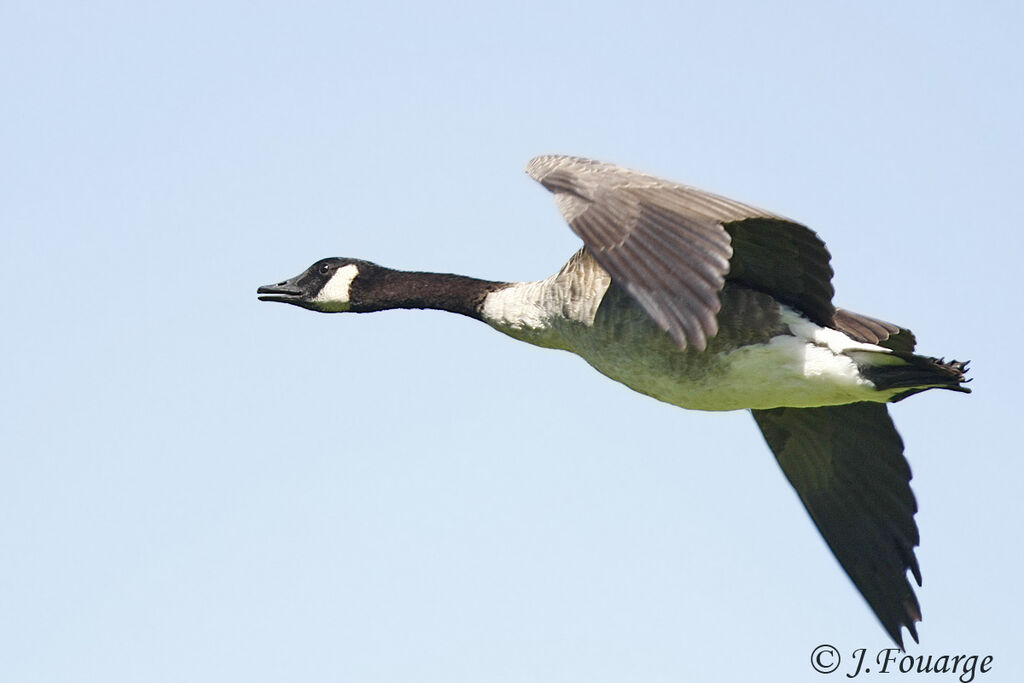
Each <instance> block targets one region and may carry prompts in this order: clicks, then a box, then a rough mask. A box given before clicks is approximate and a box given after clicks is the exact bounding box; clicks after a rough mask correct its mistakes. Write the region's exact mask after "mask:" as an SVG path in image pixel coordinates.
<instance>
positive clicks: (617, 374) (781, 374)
mask: <svg viewBox="0 0 1024 683" xmlns="http://www.w3.org/2000/svg"><path fill="white" fill-rule="evenodd" d="M719 298H720V300H721V303H722V307H721V309H720V310H719V313H718V333H717V334H716V335H715V336H714V337H712V338H711V339H709V340H708V346H707V348H706V349H704V350H703V351H700V350H696V349H692V348H688V349H680V348H679V346H678V344H676V342H674V341H673V340H672V339H671V338H669V337H668V335H666V334H665V331H664V330H663V329H661V328H660V327H659V326H658V325H657V324H656V323H655V322H654V321H653V320H652V319H651V317H650V316H649V315H647V313H646V312H645V311H644V310H643V308H641V307H640V306H639V305H638V304H637V303H636V302H634V301H633V299H632V298H631V297H630V296H629V295H628V294H627V293H626V292H625V291H623V290H622V289H621V288H620V287H618V286H617V285H615V284H613V283H612V281H611V278H610V277H609V276H608V273H607V272H606V271H605V270H604V269H603V268H601V266H600V265H598V264H597V262H596V261H595V260H594V259H593V258H592V257H590V256H589V254H587V252H586V251H580V252H578V253H577V254H576V255H575V256H573V258H572V259H571V260H570V261H569V263H567V264H566V265H565V267H564V268H563V269H562V270H561V271H559V272H558V273H556V274H555V275H553V276H552V277H550V278H547V279H545V280H541V281H539V282H526V283H516V284H513V285H510V286H508V287H504V288H501V289H498V290H495V291H494V292H491V293H489V294H487V296H486V297H485V298H484V301H483V305H482V306H481V315H482V318H483V320H484V322H486V323H487V324H489V325H490V326H491V327H493V328H495V329H497V330H499V331H500V332H504V333H505V334H508V335H509V336H512V337H515V338H516V339H519V340H521V341H525V342H527V343H530V344H534V345H536V346H545V347H549V348H557V349H564V350H568V351H571V352H573V353H576V354H577V355H579V356H581V357H582V358H583V359H584V360H586V361H587V362H588V363H590V365H592V366H593V367H594V368H595V369H596V370H597V371H598V372H600V373H601V374H603V375H607V376H608V377H611V378H612V379H614V380H616V381H618V382H622V383H623V384H625V385H626V386H628V387H630V388H631V389H634V390H635V391H638V392H640V393H642V394H647V395H648V396H652V397H654V398H656V399H658V400H660V401H665V402H666V403H671V404H673V405H677V406H679V407H681V408H689V409H693V410H739V409H744V408H778V407H780V406H792V407H810V406H824V405H838V404H845V403H854V402H857V401H876V402H882V403H884V402H886V401H887V400H889V399H891V398H892V397H893V396H894V395H895V394H896V393H898V390H894V389H890V390H888V391H880V390H879V389H878V388H876V387H875V385H874V384H873V383H872V382H871V381H870V380H869V379H867V378H866V377H864V376H863V375H862V374H861V372H860V371H859V367H858V361H857V360H855V358H860V359H861V362H865V360H867V359H873V360H874V362H876V363H886V362H888V361H889V360H890V358H889V356H890V355H891V353H892V352H891V351H890V350H888V349H885V348H883V347H881V346H877V345H875V344H866V343H863V342H857V341H855V340H853V339H851V338H850V337H848V336H847V335H845V334H844V333H842V332H840V331H838V330H831V329H828V328H823V327H821V326H819V325H815V324H814V323H812V322H810V321H809V320H807V319H806V318H805V317H804V316H802V315H801V314H799V313H798V312H796V311H794V310H793V309H791V308H790V307H788V306H786V305H784V304H781V303H779V302H778V301H775V300H774V299H772V297H771V296H769V295H767V294H764V293H762V292H758V291H756V290H753V289H750V288H748V287H744V286H742V285H737V284H732V283H727V284H726V285H725V286H724V287H723V288H722V291H721V292H720V294H719ZM567 304H568V305H567ZM868 362H871V361H870V360H868Z"/></svg>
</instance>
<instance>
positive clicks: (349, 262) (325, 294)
mask: <svg viewBox="0 0 1024 683" xmlns="http://www.w3.org/2000/svg"><path fill="white" fill-rule="evenodd" d="M375 267H376V266H374V264H372V263H369V262H367V261H359V260H356V259H347V258H334V257H332V258H325V259H321V260H320V261H317V262H316V263H314V264H313V265H311V266H310V267H309V268H307V269H306V271H305V272H303V273H301V274H300V275H297V276H295V277H293V278H291V279H290V280H285V281H284V282H278V283H277V284H276V285H264V286H263V287H260V288H259V289H257V290H256V293H257V294H258V295H259V300H260V301H280V302H282V303H286V304H293V305H295V306H301V307H302V308H308V309H310V310H312V311H321V312H323V313H342V312H344V311H348V310H351V308H352V283H353V282H354V281H355V279H356V278H357V277H359V276H360V275H361V274H363V273H365V272H368V271H370V270H372V269H374V268H375Z"/></svg>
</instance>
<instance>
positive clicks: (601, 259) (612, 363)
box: [257, 156, 969, 649]
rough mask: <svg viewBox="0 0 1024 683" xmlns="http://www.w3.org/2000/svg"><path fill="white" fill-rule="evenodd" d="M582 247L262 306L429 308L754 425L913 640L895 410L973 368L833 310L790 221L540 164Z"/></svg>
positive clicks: (351, 279) (335, 270) (812, 244)
mask: <svg viewBox="0 0 1024 683" xmlns="http://www.w3.org/2000/svg"><path fill="white" fill-rule="evenodd" d="M527 172H528V173H529V174H530V175H531V176H532V177H533V178H534V179H535V180H537V181H539V182H540V183H541V184H542V185H543V186H544V187H546V188H547V189H548V190H550V191H551V192H553V193H554V195H555V200H556V201H557V203H558V208H559V209H560V210H561V212H562V214H563V215H564V216H565V219H566V220H567V221H568V223H569V225H570V226H571V227H572V229H573V230H574V231H575V232H576V234H577V235H579V237H580V238H582V240H583V245H584V246H583V248H582V249H580V250H579V251H578V252H577V253H576V254H575V255H573V257H572V258H570V259H569V262H568V263H566V264H565V266H564V267H563V268H562V269H561V270H560V271H559V272H557V273H555V274H554V275H552V276H551V277H549V278H547V279H544V280H540V281H538V282H512V283H509V282H492V281H487V280H478V279H475V278H471V277H465V276H462V275H450V274H439V273H420V272H405V271H397V270H391V269H388V268H384V267H383V266H379V265H377V264H375V263H370V262H368V261H362V260H357V259H350V258H327V259H323V260H321V261H317V262H316V263H315V264H314V265H312V266H310V268H309V269H307V270H306V271H305V272H304V273H302V274H301V275H298V276H297V277H294V278H292V279H290V280H285V281H284V282H279V283H278V284H275V285H267V286H264V287H260V288H259V289H258V290H257V293H258V294H259V298H260V300H262V301H280V302H284V303H289V304H294V305H296V306H301V307H302V308H308V309H310V310H314V311H321V312H324V313H340V312H345V311H354V312H357V313H366V312H369V311H381V310H385V309H391V308H432V309H441V310H445V311H451V312H453V313H460V314H462V315H466V316H469V317H471V318H476V319H477V320H481V321H483V322H485V323H487V324H488V325H490V326H491V327H493V328H495V329H497V330H499V331H501V332H504V333H505V334H508V335H510V336H512V337H515V338H516V339H520V340H522V341H525V342H529V343H531V344H535V345H537V346H546V347H550V348H556V349H565V350H567V351H572V352H573V353H576V354H578V355H580V356H582V357H583V358H584V359H585V360H586V361H587V362H588V363H590V364H591V365H592V366H593V367H594V368H596V369H597V370H598V371H599V372H601V373H603V374H605V375H607V376H608V377H611V378H612V379H614V380H617V381H619V382H621V383H623V384H625V385H626V386H628V387H630V388H632V389H634V390H636V391H639V392H640V393H643V394H647V395H648V396H653V397H654V398H656V399H659V400H661V401H666V402H668V403H672V404H674V405H677V406H680V407H682V408H692V409H697V410H737V409H741V408H746V409H750V410H751V412H752V413H753V415H754V420H755V421H756V422H757V425H758V427H760V428H761V432H762V433H763V434H764V438H765V440H766V441H767V442H768V446H769V447H770V448H771V449H772V451H773V452H774V453H775V457H776V459H777V460H778V462H779V465H780V466H781V467H782V470H783V472H784V473H785V474H786V477H787V478H788V479H789V481H790V483H791V484H792V485H793V487H794V488H795V489H796V492H797V494H799V496H800V499H801V500H802V501H803V503H804V506H805V507H806V509H807V511H808V512H809V513H810V515H811V519H813V520H814V523H815V524H816V525H817V527H818V530H819V531H820V532H821V535H822V536H823V537H824V539H825V541H826V542H827V543H828V545H829V547H830V548H831V549H832V552H833V553H834V554H835V556H836V558H837V559H838V560H839V563H840V564H841V565H842V567H843V569H844V570H846V573H847V574H848V575H849V576H850V578H851V579H852V580H853V583H854V584H855V585H856V586H857V588H858V590H860V592H861V594H862V595H863V596H864V598H865V599H866V600H867V602H868V604H869V605H870V606H871V609H872V610H873V611H874V613H875V615H876V616H877V617H878V619H879V620H880V621H881V622H882V625H883V626H884V627H885V629H886V631H887V632H888V633H889V635H890V636H891V637H892V638H893V639H894V640H895V641H896V643H897V644H898V645H899V646H900V648H901V649H902V648H903V631H902V629H903V627H906V628H907V630H908V631H909V632H910V635H911V636H912V637H913V638H914V640H915V641H917V629H916V626H915V623H916V622H918V621H920V620H921V611H920V607H919V605H918V601H917V597H916V595H915V594H914V590H913V588H912V586H911V584H910V582H909V581H908V579H907V570H908V569H909V570H910V571H911V572H912V573H913V575H914V579H915V580H916V581H917V584H918V585H921V573H920V569H919V568H918V564H917V559H916V557H915V554H914V548H915V546H917V545H918V541H919V536H918V530H917V525H916V523H915V522H914V513H915V512H916V511H917V503H916V501H915V500H914V494H913V493H912V491H911V489H910V478H911V475H910V467H909V465H908V464H907V461H906V459H905V458H904V456H903V442H902V440H901V439H900V436H899V434H897V432H896V429H895V427H894V426H893V423H892V420H891V419H890V418H889V414H888V411H887V409H886V406H885V404H886V403H888V402H892V401H898V400H900V399H902V398H905V397H907V396H909V395H911V394H914V393H917V392H920V391H924V390H926V389H932V388H941V389H951V390H954V391H962V392H969V389H967V388H966V387H964V386H962V384H963V383H964V382H966V381H967V380H966V379H965V377H964V373H965V372H966V368H967V364H966V363H960V362H956V361H953V362H948V363H947V362H945V361H943V360H941V359H936V358H928V357H925V356H919V355H915V354H914V353H912V351H913V349H914V343H915V340H914V335H913V334H911V332H910V331H909V330H907V329H905V328H902V327H898V326H896V325H892V324H889V323H886V322H882V321H880V320H875V319H873V318H868V317H866V316H862V315H858V314H856V313H851V312H849V311H845V310H843V309H839V308H835V307H834V306H833V304H832V294H833V289H832V283H831V280H832V268H831V266H830V265H829V260H830V257H829V254H828V251H827V250H826V249H825V245H824V243H823V242H822V241H821V239H820V238H819V237H818V236H817V235H816V234H815V233H814V232H812V231H811V230H809V229H808V228H806V227H804V226H803V225H800V224H799V223H796V222H794V221H791V220H789V219H787V218H783V217H781V216H778V215H775V214H772V213H769V212H767V211H762V210H760V209H756V208H754V207H751V206H747V205H746V204H741V203H739V202H736V201H733V200H731V199H726V198H724V197H719V196H716V195H713V194H709V193H707V192H702V191H700V190H697V189H694V188H691V187H687V186H684V185H679V184H676V183H672V182H669V181H666V180H661V179H659V178H655V177H653V176H650V175H647V174H644V173H640V172H637V171H632V170H628V169H625V168H621V167H619V166H614V165H611V164H606V163H601V162H597V161H592V160H587V159H579V158H574V157H566V156H542V157H537V158H536V159H534V160H533V161H531V162H530V163H529V165H528V166H527Z"/></svg>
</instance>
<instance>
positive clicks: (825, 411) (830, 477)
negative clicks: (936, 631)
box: [751, 403, 921, 648]
mask: <svg viewBox="0 0 1024 683" xmlns="http://www.w3.org/2000/svg"><path fill="white" fill-rule="evenodd" d="M751 412H752V413H753V414H754V419H755V420H757V424H758V426H759V427H760V428H761V432H762V433H763V434H764V438H765V440H766V441H767V442H768V445H769V446H770V447H771V449H772V451H773V452H774V453H775V457H776V458H777V459H778V461H779V465H781V466H782V471H783V472H784V473H785V474H786V477H787V478H788V479H789V482H790V483H791V484H792V485H793V488H794V489H796V492H797V494H799V496H800V500H802V501H803V503H804V507H806V508H807V512H809V513H810V515H811V519H813V520H814V523H815V524H816V525H817V527H818V531H820V532H821V535H822V536H823V537H824V538H825V542H826V543H828V546H829V548H831V549H832V552H833V553H834V554H835V556H836V559H838V560H839V564H841V565H842V567H843V569H845V570H846V573H847V574H848V575H849V576H850V578H851V579H853V583H854V585H856V586H857V590H859V591H860V593H861V595H863V596H864V599H865V600H867V602H868V604H869V605H870V606H871V609H872V610H874V612H875V615H876V616H877V617H878V619H879V620H880V621H881V622H882V625H883V626H884V627H885V630H886V631H888V632H889V635H890V636H892V638H893V640H895V641H896V643H897V644H898V645H899V646H900V648H902V647H903V630H902V629H903V627H904V626H906V627H907V630H908V631H909V632H910V635H911V636H912V637H913V638H914V640H915V641H917V629H916V627H915V626H914V624H915V623H916V622H918V621H920V620H921V607H920V605H919V604H918V602H917V597H916V596H915V595H914V589H913V588H912V587H911V585H910V581H908V580H907V570H908V569H909V570H910V571H911V572H912V573H913V575H914V578H915V579H916V581H917V585H919V586H920V585H921V570H920V568H919V567H918V564H917V558H916V557H915V556H914V547H915V546H917V544H918V543H919V540H920V538H919V535H918V531H917V524H916V523H915V522H914V513H916V512H917V502H916V501H915V500H914V494H913V492H912V491H911V490H910V466H909V465H908V464H907V461H906V458H904V457H903V440H902V439H900V435H899V434H898V433H897V432H896V428H895V427H894V426H893V423H892V420H891V419H890V418H889V413H888V411H887V409H886V406H885V404H882V403H852V404H849V405H842V406H827V407H824V408H773V409H771V410H754V411H751Z"/></svg>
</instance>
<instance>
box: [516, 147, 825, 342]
mask: <svg viewBox="0 0 1024 683" xmlns="http://www.w3.org/2000/svg"><path fill="white" fill-rule="evenodd" d="M527 172H528V173H529V174H530V175H531V176H532V177H533V178H534V179H536V180H537V181H538V182H540V183H541V184H542V185H543V186H544V187H546V188H547V189H548V190H550V191H551V192H553V193H554V194H555V199H556V201H557V203H558V207H559V209H560V210H561V211H562V214H563V215H564V216H565V219H566V221H568V223H569V225H570V227H572V229H573V230H574V231H575V232H576V234H577V235H579V236H580V238H582V239H583V243H584V244H585V245H586V247H587V251H588V252H589V253H590V254H591V255H592V256H593V257H594V258H595V259H596V260H597V262H598V263H599V264H600V265H601V267H602V268H604V269H605V270H607V271H608V273H609V274H610V275H611V276H612V278H613V279H614V280H615V281H616V282H617V283H619V284H620V285H621V286H623V287H624V288H625V290H626V291H627V292H629V294H630V295H631V296H632V297H633V298H634V299H635V300H636V301H637V302H638V303H639V304H640V305H641V306H642V307H643V308H644V310H645V311H646V312H647V313H648V315H650V316H651V317H652V318H653V319H654V320H655V321H656V322H657V323H658V324H659V325H660V326H661V327H662V328H663V329H664V330H666V331H667V332H668V333H669V335H671V336H672V338H673V339H674V340H675V341H676V343H677V344H678V345H679V346H680V348H684V349H685V348H687V346H692V347H694V348H696V349H700V350H703V349H705V348H706V346H707V339H708V338H709V337H713V336H714V335H715V334H716V333H717V332H718V324H717V322H716V319H715V316H716V314H717V313H718V311H719V309H720V306H721V305H720V302H719V300H718V292H719V291H720V290H721V289H722V286H723V284H724V282H725V280H726V278H729V279H732V280H736V281H738V282H742V283H743V284H745V285H747V286H749V287H752V288H753V289H757V290H760V291H763V292H766V293H768V294H771V295H772V296H774V297H776V298H777V299H779V300H780V301H782V302H784V303H787V304H789V305H791V306H793V307H794V308H796V309H797V310H799V311H800V312H801V313H803V314H804V315H806V316H807V317H808V318H810V319H811V320H813V321H814V322H816V323H818V324H821V325H827V324H829V323H830V322H831V320H832V317H833V314H834V312H835V309H834V308H833V306H832V293H833V290H832V284H831V280H832V268H831V266H829V254H828V251H827V250H826V249H825V245H824V243H822V241H821V239H819V238H818V236H817V235H815V234H814V232H812V231H811V230H809V229H807V228H806V227H804V226H802V225H800V224H799V223H794V222H793V221H790V220H788V219H786V218H783V217H781V216H776V215H774V214H772V213H769V212H767V211H763V210H761V209H757V208H754V207H752V206H748V205H746V204H742V203H740V202H736V201H733V200H731V199H727V198H725V197H719V196H717V195H714V194H710V193H708V192H703V191H701V190H698V189H695V188H692V187H687V186H685V185H679V184H677V183H672V182H669V181H667V180H662V179H660V178H656V177H654V176H650V175H647V174H644V173H639V172H637V171H632V170H629V169H625V168H621V167H619V166H615V165H612V164H605V163H601V162H598V161H591V160H588V159H578V158H575V157H565V156H543V157H537V158H536V159H534V160H533V161H531V162H530V163H529V165H528V166H527Z"/></svg>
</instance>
